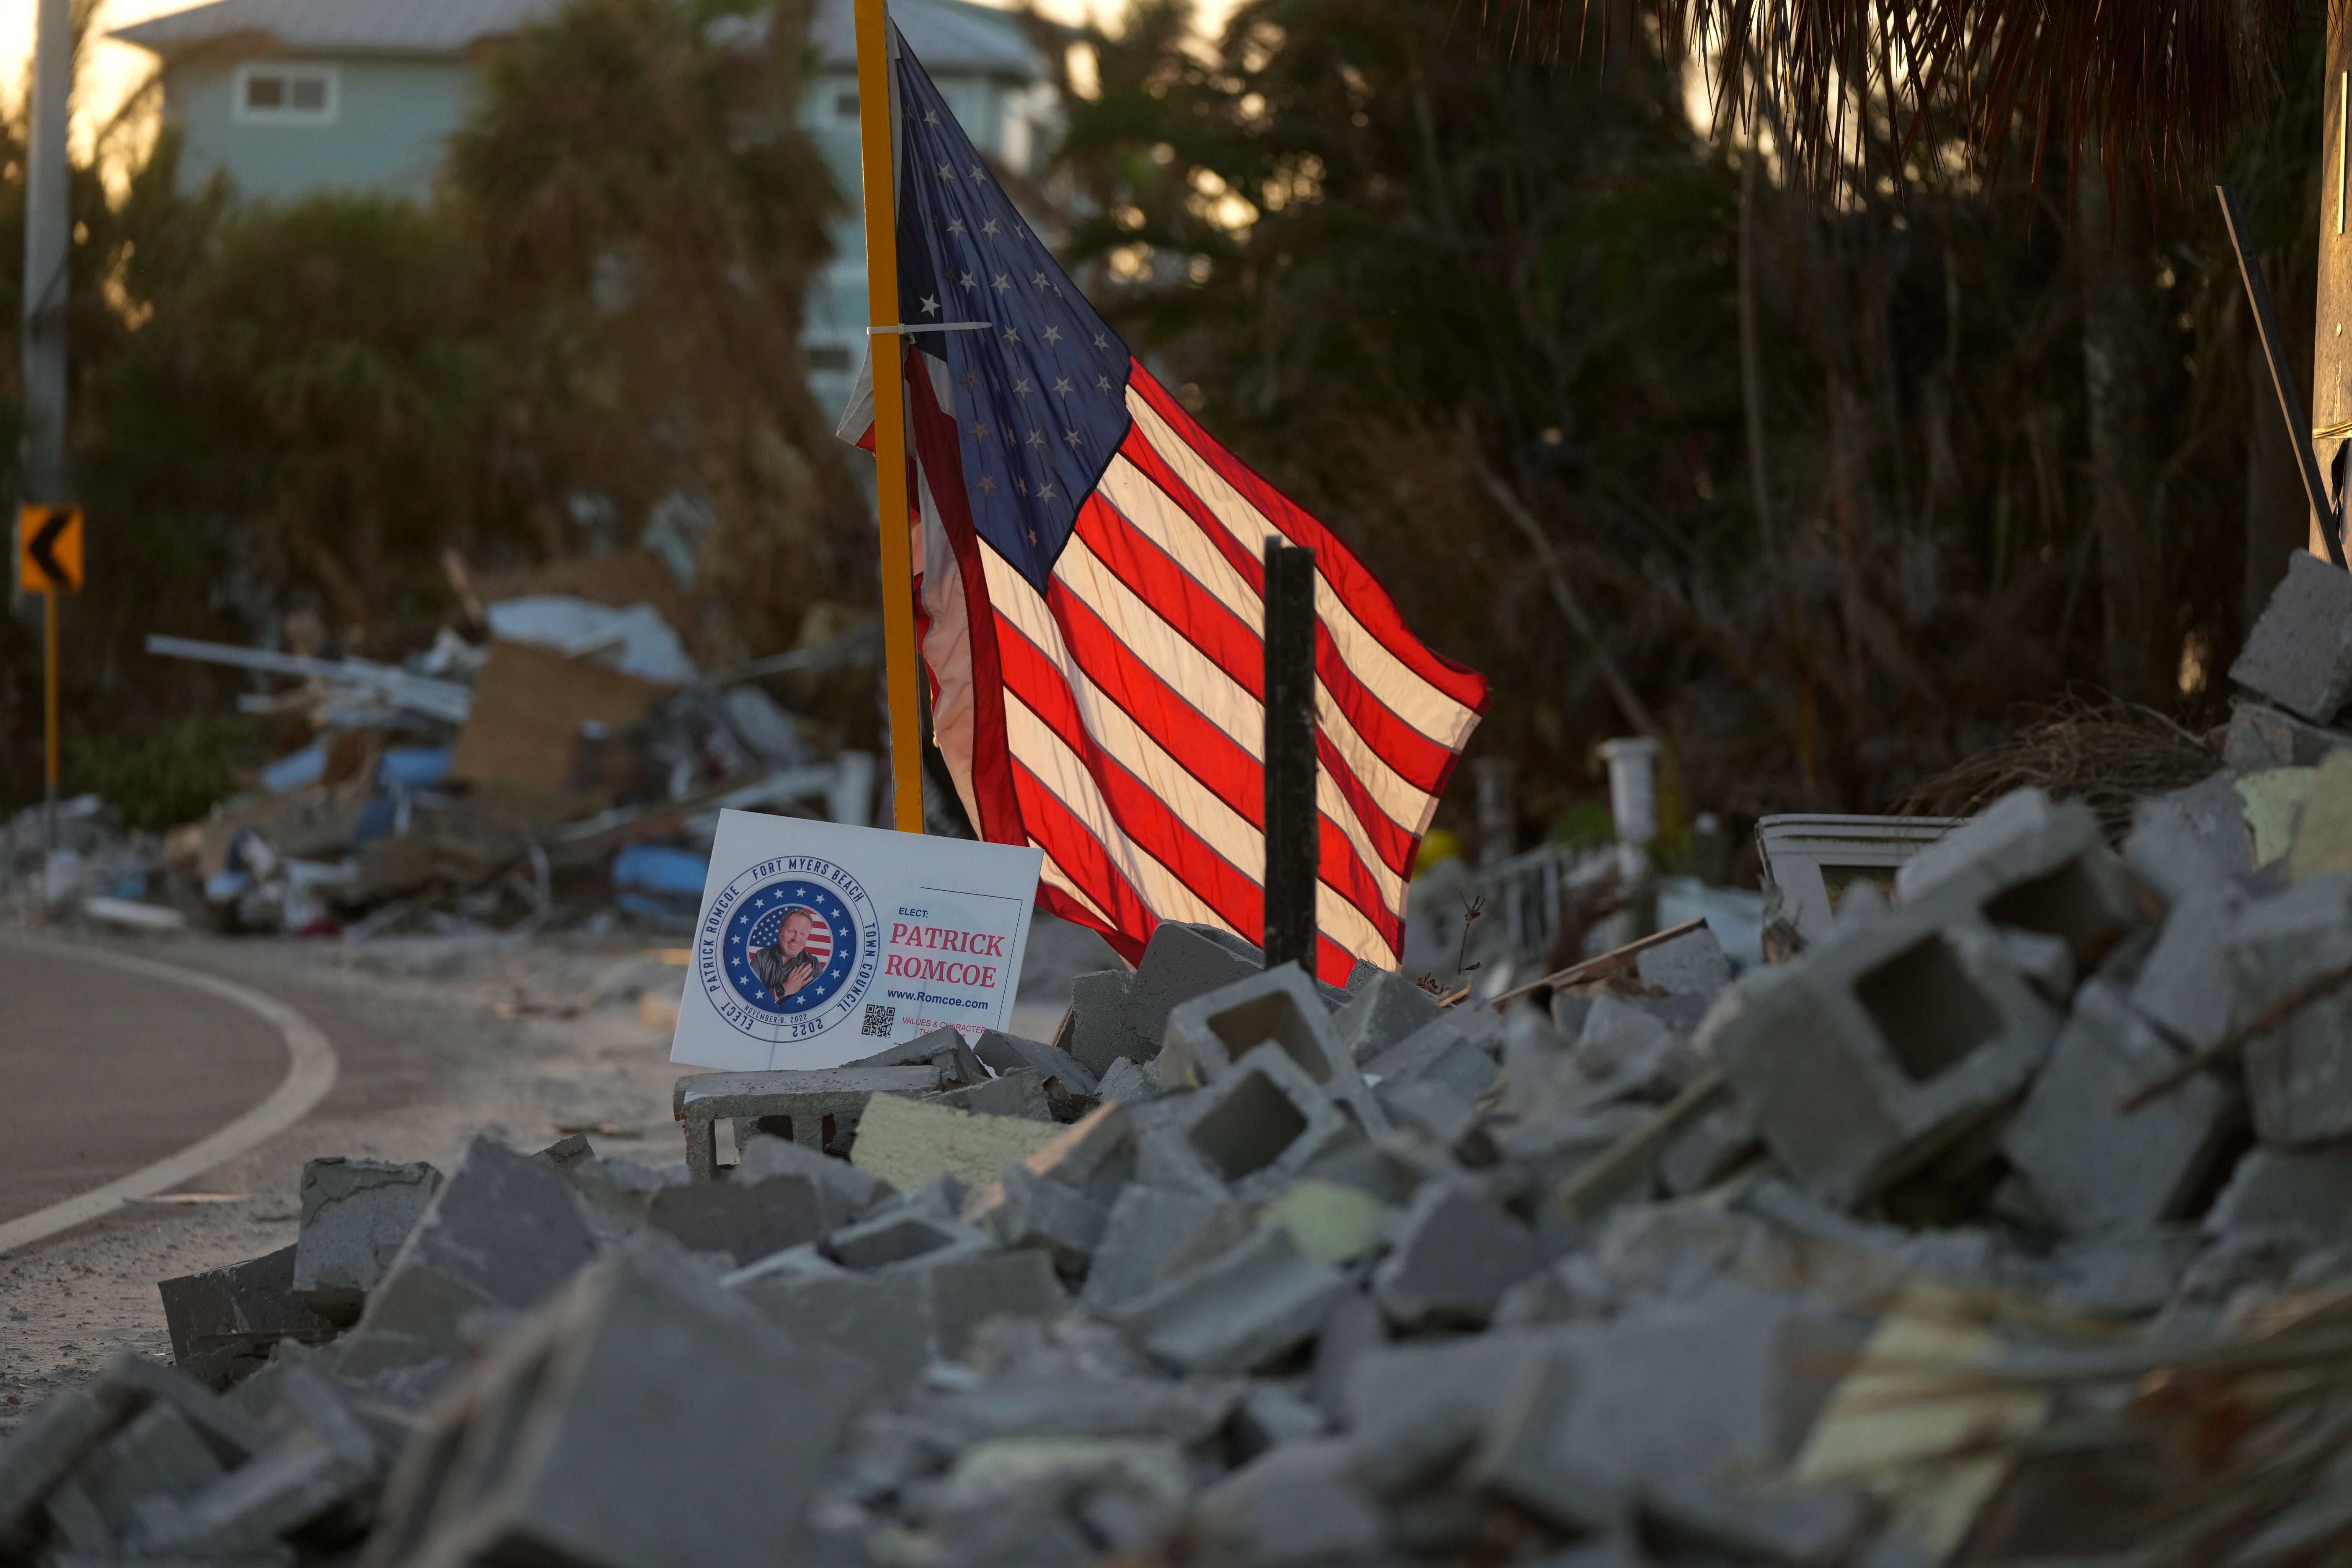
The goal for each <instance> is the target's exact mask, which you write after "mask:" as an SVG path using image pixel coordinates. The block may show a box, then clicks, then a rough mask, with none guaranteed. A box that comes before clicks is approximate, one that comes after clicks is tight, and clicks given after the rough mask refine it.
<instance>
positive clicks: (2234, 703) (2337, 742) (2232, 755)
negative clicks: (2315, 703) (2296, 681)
mask: <svg viewBox="0 0 2352 1568" xmlns="http://www.w3.org/2000/svg"><path fill="white" fill-rule="evenodd" d="M2346 746H2352V732H2347V731H2344V730H2342V729H2339V728H2336V727H2333V726H2330V725H2326V724H2314V723H2310V722H2308V721H2305V720H2302V719H2298V718H2296V717H2295V716H2294V714H2292V713H2289V712H2287V711H2286V710H2284V709H2280V708H2273V707H2272V706H2271V705H2270V704H2269V703H2267V702H2257V701H2255V700H2252V698H2247V697H2232V698H2231V699H2230V723H2229V726H2228V728H2227V729H2225V730H2224V731H2222V735H2221V761H2222V763H2223V764H2224V765H2225V766H2226V768H2227V769H2228V773H2264V772H2267V771H2268V770H2270V769H2272V768H2312V767H2317V766H2318V765H2319V763H2320V762H2321V761H2322V760H2323V759H2324V758H2326V755H2327V753H2328V752H2333V751H2336V750H2338V749H2340V748H2342V747H2346ZM2228 773H2224V774H2223V775H2222V778H2223V781H2224V783H2226V782H2227V779H2228ZM2209 782H2210V781H2209Z"/></svg>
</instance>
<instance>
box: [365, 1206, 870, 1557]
mask: <svg viewBox="0 0 2352 1568" xmlns="http://www.w3.org/2000/svg"><path fill="white" fill-rule="evenodd" d="M874 1375H875V1374H874V1372H873V1369H872V1368H871V1367H869V1366H867V1365H866V1364H865V1363H862V1362H860V1361H859V1360H857V1359H856V1358H854V1357H850V1356H845V1355H843V1354H842V1353H840V1352H838V1351H835V1350H830V1349H827V1348H825V1347H821V1346H818V1345H815V1344H813V1343H811V1342H808V1341H806V1340H804V1339H802V1338H799V1337H797V1336H794V1335H792V1334H788V1333H786V1332H785V1331H783V1330H782V1329H780V1328H778V1327H777V1326H776V1325H775V1324H774V1323H772V1322H771V1321H769V1320H768V1319H767V1318H766V1317H764V1316H763V1315H761V1313H760V1312H759V1311H758V1310H756V1309H755V1308H754V1307H753V1306H752V1305H751V1303H750V1302H749V1301H747V1300H742V1299H740V1298H739V1297H737V1296H735V1295H731V1294H730V1293H729V1292H727V1291H724V1290H721V1289H719V1288H718V1287H717V1286H715V1285H712V1284H710V1283H709V1282H708V1281H706V1280H704V1279H700V1278H699V1277H698V1276H697V1275H696V1274H695V1273H694V1271H692V1270H691V1269H685V1268H677V1267H675V1266H674V1265H673V1264H671V1263H668V1262H666V1261H659V1260H656V1259H654V1258H651V1257H650V1256H649V1255H647V1254H643V1253H639V1254H633V1255H629V1256H625V1257H622V1258H614V1259H611V1260H609V1261H607V1262H605V1263H603V1264H599V1265H598V1266H596V1267H595V1268H593V1269H591V1270H589V1271H588V1272H587V1273H585V1274H583V1276H582V1277H581V1278H580V1279H578V1280H577V1281H576V1282H575V1283H574V1284H573V1286H572V1289H570V1290H568V1291H566V1292H565V1293H564V1295H563V1297H562V1300H559V1301H555V1302H552V1303H551V1304H550V1305H549V1307H548V1309H547V1310H544V1311H542V1312H541V1313H540V1314H538V1315H537V1316H536V1317H535V1318H534V1319H533V1320H532V1321H530V1323H529V1324H527V1325H526V1326H525V1327H524V1328H523V1329H521V1330H520V1331H518V1332H516V1333H515V1334H513V1335H512V1336H510V1337H509V1339H508V1340H507V1341H506V1342H504V1343H503V1344H501V1345H500V1346H499V1348H498V1350H496V1351H495V1352H492V1354H491V1355H490V1357H489V1358H488V1360H487V1361H485V1362H484V1363H483V1364H482V1366H481V1367H480V1368H479V1369H478V1372H477V1373H475V1374H474V1375H473V1376H472V1377H470V1378H469V1379H468V1380H467V1384H465V1386H464V1388H463V1389H462V1390H461V1391H460V1392H458V1393H457V1394H453V1395H452V1397H451V1398H449V1399H448V1400H446V1401H445V1402H444V1403H443V1404H442V1405H440V1406H439V1407H437V1408H436V1411H435V1412H434V1414H433V1415H432V1417H431V1418H430V1419H429V1420H428V1421H427V1423H426V1424H425V1426H423V1427H422V1428H421V1429H420V1430H419V1431H418V1433H417V1435H416V1436H415V1438H414V1439H413V1440H412V1441H411V1442H410V1443H409V1445H408V1447H407V1448H406V1450H405V1451H404V1453H403V1455H402V1457H401V1461H400V1464H399V1466H398V1467H397V1468H396V1469H395V1470H394V1476H393V1479H392V1482H391V1484H390V1486H389V1487H388V1488H387V1489H386V1492H385V1496H384V1502H383V1518H384V1522H383V1525H382V1526H381V1527H380V1529H379V1533H378V1539H377V1540H376V1541H375V1542H373V1545H372V1552H371V1560H372V1561H380V1562H384V1563H405V1562H410V1561H429V1562H439V1563H466V1562H481V1561H510V1560H511V1561H523V1560H528V1561H531V1562H544V1563H594V1564H599V1565H600V1568H666V1565H667V1564H671V1563H679V1562H687V1561H691V1562H695V1563H710V1564H718V1565H723V1564H729V1563H754V1562H757V1563H770V1562H773V1561H774V1560H775V1558H776V1554H777V1552H778V1550H779V1547H778V1542H779V1541H780V1540H789V1539H790V1538H791V1537H792V1536H793V1533H794V1532H795V1531H798V1530H800V1529H801V1528H802V1523H803V1511H804V1510H805V1509H806V1507H807V1503H808V1500H809V1497H810V1494H811V1493H812V1492H813V1491H814V1489H815V1487H816V1485H817V1482H818V1481H819V1479H821V1477H822V1476H823V1474H824V1470H825V1468H826V1466H827V1464H828V1462H829V1460H830V1459H831V1458H832V1455H833V1453H834V1452H835V1447H836V1446H837V1445H838V1443H839V1442H840V1439H841V1436H842V1432H843V1430H844V1428H845V1426H847V1424H848V1421H849V1418H850V1416H851V1415H852V1414H853V1413H854V1412H855V1411H856V1407H857V1405H858V1404H859V1403H860V1401H862V1400H863V1399H864V1398H865V1397H866V1394H867V1393H868V1391H869V1390H870V1389H871V1387H872V1386H873V1383H874ZM721 1412H723V1413H724V1420H725V1426H726V1436H727V1440H726V1441H724V1442H717V1443H714V1442H711V1441H709V1440H708V1438H709V1433H710V1431H711V1426H710V1424H711V1422H712V1421H714V1420H715V1419H718V1418H719V1413H721ZM507 1435H511V1436H507Z"/></svg>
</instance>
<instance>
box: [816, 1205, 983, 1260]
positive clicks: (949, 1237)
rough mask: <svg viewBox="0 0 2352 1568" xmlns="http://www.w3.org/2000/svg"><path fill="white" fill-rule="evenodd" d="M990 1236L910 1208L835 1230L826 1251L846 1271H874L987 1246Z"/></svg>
mask: <svg viewBox="0 0 2352 1568" xmlns="http://www.w3.org/2000/svg"><path fill="white" fill-rule="evenodd" d="M987 1242H988V1237H987V1235H986V1234H985V1233H984V1232H982V1231H980V1230H977V1229H975V1228H974V1227H972V1226H968V1225H963V1224H961V1223H960V1222H958V1221H955V1220H950V1219H941V1218H940V1217H939V1216H938V1215H930V1214H925V1213H923V1212H922V1211H921V1210H919V1209H915V1208H911V1207H899V1208H895V1209H893V1210H891V1211H889V1212H887V1213H884V1214H878V1215H875V1216H874V1217H873V1218H871V1219H869V1220H866V1221H865V1222H864V1223H863V1224H859V1225H853V1226H847V1227H846V1228H845V1229H842V1230H836V1231H835V1232H834V1233H833V1234H832V1235H831V1236H829V1237H825V1239H824V1251H825V1252H827V1253H829V1254H830V1255H832V1257H833V1258H835V1259H836V1260H838V1261H839V1262H840V1264H841V1265H842V1267H843V1268H860V1269H873V1268H887V1267H888V1266H889V1265H891V1264H893V1263H904V1262H906V1261H907V1260H908V1259H909V1258H921V1257H924V1256H925V1255H927V1254H929V1253H933V1252H937V1251H939V1250H940V1248H942V1247H984V1246H986V1245H987Z"/></svg>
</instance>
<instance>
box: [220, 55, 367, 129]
mask: <svg viewBox="0 0 2352 1568" xmlns="http://www.w3.org/2000/svg"><path fill="white" fill-rule="evenodd" d="M338 74H339V73H338V72H337V71H336V69H335V68H334V67H332V66H281V65H248V66H239V67H238V68H237V72H236V117H237V118H238V119H239V120H249V121H256V122H257V123H261V124H268V125H331V124H332V123H333V122H334V119H335V110H336V108H337V101H336V100H338V99H339V98H340V97H341V93H340V92H339V91H338V90H337V89H338V88H339V87H340V86H341V83H340V81H339V80H338Z"/></svg>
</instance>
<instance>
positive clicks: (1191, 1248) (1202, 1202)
mask: <svg viewBox="0 0 2352 1568" xmlns="http://www.w3.org/2000/svg"><path fill="white" fill-rule="evenodd" d="M1247 1224H1248V1220H1247V1216H1246V1215H1244V1213H1243V1211H1242V1209H1241V1207H1240V1206H1239V1205H1236V1204H1234V1203H1232V1202H1230V1201H1226V1200H1221V1199H1217V1198H1212V1197H1198V1196H1194V1195H1192V1194H1189V1193H1176V1192H1169V1191H1167V1190H1165V1189H1163V1188H1160V1187H1153V1186H1149V1185H1146V1184H1143V1183H1141V1182H1131V1183H1129V1184H1128V1185H1127V1186H1125V1187H1123V1188H1121V1189H1120V1190H1119V1194H1118V1200H1117V1201H1116V1202H1114V1203H1113V1204H1112V1205H1111V1208H1110V1215H1109V1217H1108V1219H1107V1220H1106V1221H1105V1222H1104V1225H1103V1235H1102V1241H1101V1245H1100V1246H1098V1247H1097V1248H1096V1249H1095V1254H1094V1259H1093V1267H1091V1268H1089V1269H1087V1282H1086V1288H1085V1290H1084V1292H1083V1294H1084V1297H1085V1300H1087V1303H1088V1304H1089V1305H1092V1306H1096V1307H1116V1306H1118V1304H1119V1303H1121V1302H1123V1301H1130V1300H1134V1299H1135V1298H1136V1297H1138V1296H1140V1295H1142V1294H1143V1293H1144V1292H1145V1291H1147V1290H1150V1289H1151V1288H1152V1287H1153V1286H1155V1285H1158V1284H1159V1283H1160V1281H1161V1280H1163V1279H1167V1278H1168V1277H1169V1276H1170V1275H1171V1274H1174V1273H1176V1272H1177V1271H1178V1270H1179V1269H1181V1268H1186V1267H1188V1266H1189V1265H1191V1264H1192V1263H1195V1262H1198V1261H1199V1260H1200V1259H1201V1258H1205V1257H1207V1256H1209V1255H1210V1254H1212V1253H1216V1252H1221V1251H1223V1249H1224V1248H1226V1247H1230V1246H1232V1245H1233V1244H1234V1242H1236V1241H1239V1240H1240V1239H1241V1238H1242V1235H1243V1232H1244V1228H1245V1227H1246V1226H1247Z"/></svg>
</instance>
